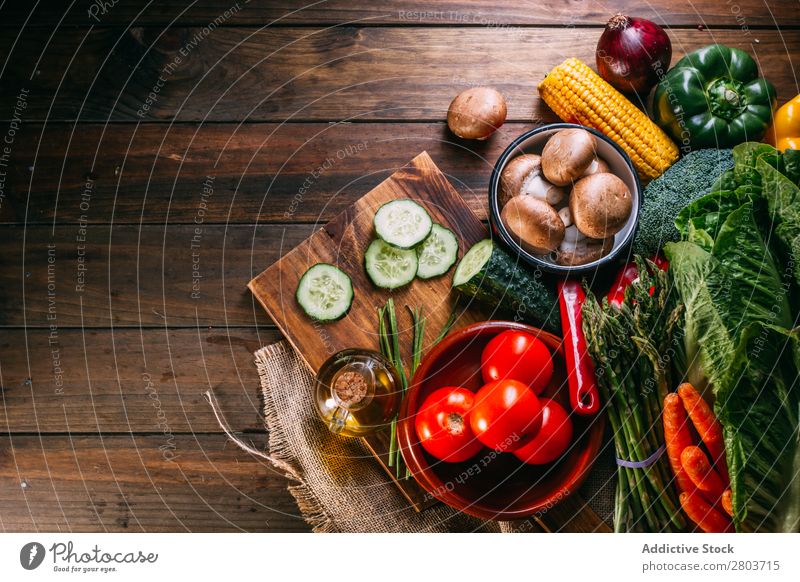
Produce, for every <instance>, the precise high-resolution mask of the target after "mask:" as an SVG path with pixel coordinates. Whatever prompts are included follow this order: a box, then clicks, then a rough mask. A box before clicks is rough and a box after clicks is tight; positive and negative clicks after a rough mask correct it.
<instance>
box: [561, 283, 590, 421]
mask: <svg viewBox="0 0 800 582" xmlns="http://www.w3.org/2000/svg"><path fill="white" fill-rule="evenodd" d="M585 301H586V294H585V293H584V292H583V287H581V284H580V283H578V282H577V281H561V282H559V284H558V302H559V304H560V306H561V331H562V334H563V336H564V356H565V359H566V363H567V376H568V381H569V402H570V404H571V405H572V410H574V411H575V412H576V413H578V414H582V415H584V416H591V415H593V414H597V411H598V410H600V395H599V393H598V391H597V378H596V377H595V373H594V362H592V358H591V357H590V356H589V354H588V352H587V350H586V337H585V336H584V335H583V324H582V321H583V316H582V314H581V308H582V307H583V304H584V302H585Z"/></svg>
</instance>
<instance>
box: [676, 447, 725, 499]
mask: <svg viewBox="0 0 800 582" xmlns="http://www.w3.org/2000/svg"><path fill="white" fill-rule="evenodd" d="M681 466H682V467H683V469H684V471H686V475H688V477H689V479H691V480H692V483H694V484H695V486H696V487H697V488H698V489H699V490H700V491H701V492H702V493H703V494H704V495H705V497H706V498H707V499H708V500H709V501H710V502H712V503H716V502H717V501H719V499H720V497H722V492H723V491H724V490H725V485H723V483H722V478H721V477H720V476H719V473H717V472H716V471H715V470H714V468H713V467H712V466H711V463H709V461H708V457H707V456H706V454H705V453H704V452H703V449H701V448H700V447H695V446H691V447H686V448H685V449H683V452H682V453H681Z"/></svg>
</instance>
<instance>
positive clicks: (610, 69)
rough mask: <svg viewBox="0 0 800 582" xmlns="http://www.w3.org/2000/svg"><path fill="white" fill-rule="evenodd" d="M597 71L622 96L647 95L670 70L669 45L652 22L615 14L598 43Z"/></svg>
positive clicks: (661, 29)
mask: <svg viewBox="0 0 800 582" xmlns="http://www.w3.org/2000/svg"><path fill="white" fill-rule="evenodd" d="M596 57H597V71H598V72H599V73H600V76H601V77H603V78H604V79H605V80H606V81H608V82H609V83H611V84H612V85H613V86H614V87H616V88H617V89H619V90H620V91H623V92H625V93H638V94H639V95H641V96H644V95H647V93H648V92H649V91H650V89H651V88H652V87H653V85H655V84H656V83H658V80H659V78H660V77H662V76H663V75H664V73H666V72H667V69H669V63H670V61H671V60H672V43H671V42H670V41H669V37H668V36H667V33H666V32H665V31H664V29H663V28H661V27H660V26H659V25H657V24H656V23H655V22H651V21H650V20H645V19H644V18H632V17H630V16H625V15H624V14H616V15H614V16H613V17H612V18H611V20H609V21H608V24H606V29H605V30H604V31H603V34H602V36H600V41H599V42H598V43H597V53H596Z"/></svg>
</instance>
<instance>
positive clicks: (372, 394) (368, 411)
mask: <svg viewBox="0 0 800 582" xmlns="http://www.w3.org/2000/svg"><path fill="white" fill-rule="evenodd" d="M401 391H402V388H401V384H400V378H399V376H398V374H397V371H396V370H395V368H394V366H392V364H391V363H390V362H389V361H388V360H387V359H386V358H384V357H383V356H382V355H381V354H379V353H378V352H375V351H372V350H366V349H358V348H351V349H347V350H343V351H341V352H339V353H337V354H335V355H333V356H331V357H330V358H329V359H328V360H327V361H326V362H325V363H324V364H323V365H322V367H321V368H320V370H319V373H318V374H317V378H316V387H315V394H314V396H315V398H314V403H315V405H316V408H317V412H318V414H319V416H320V418H321V419H322V420H323V422H325V424H326V425H327V426H328V429H329V430H330V431H331V432H332V433H334V434H339V435H343V436H351V437H360V436H365V435H368V434H371V433H374V432H378V431H379V430H382V429H384V428H386V427H388V426H389V424H390V423H391V421H392V419H393V418H394V417H395V415H396V414H397V411H398V409H399V408H400V399H401Z"/></svg>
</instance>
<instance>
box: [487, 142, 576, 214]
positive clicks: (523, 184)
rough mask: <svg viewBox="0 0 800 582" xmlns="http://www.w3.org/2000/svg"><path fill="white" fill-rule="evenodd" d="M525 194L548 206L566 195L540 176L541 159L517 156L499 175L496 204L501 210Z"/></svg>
mask: <svg viewBox="0 0 800 582" xmlns="http://www.w3.org/2000/svg"><path fill="white" fill-rule="evenodd" d="M522 194H527V195H529V196H533V197H534V198H539V199H541V200H544V201H545V202H547V203H548V204H553V205H554V204H558V203H560V202H561V201H562V200H563V199H564V196H565V195H566V192H565V191H564V189H563V188H560V187H558V186H555V185H553V184H551V183H550V182H548V181H547V180H545V179H544V176H542V159H541V157H540V156H537V155H536V154H523V155H521V156H517V157H516V158H514V159H513V160H511V161H510V162H508V164H506V167H505V168H503V173H502V174H500V193H499V194H498V202H499V203H500V207H501V208H502V207H503V206H505V205H506V204H508V201H509V200H511V199H512V198H513V197H515V196H520V195H522Z"/></svg>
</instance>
